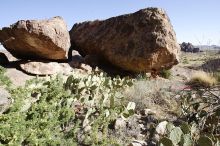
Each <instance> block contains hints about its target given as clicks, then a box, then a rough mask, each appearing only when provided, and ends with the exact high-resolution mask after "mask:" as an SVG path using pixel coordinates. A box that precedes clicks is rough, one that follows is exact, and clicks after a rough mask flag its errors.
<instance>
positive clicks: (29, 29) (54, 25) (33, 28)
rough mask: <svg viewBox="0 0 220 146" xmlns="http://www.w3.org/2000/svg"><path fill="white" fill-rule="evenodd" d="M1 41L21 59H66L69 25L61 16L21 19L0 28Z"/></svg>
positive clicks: (68, 43)
mask: <svg viewBox="0 0 220 146" xmlns="http://www.w3.org/2000/svg"><path fill="white" fill-rule="evenodd" d="M0 42H1V43H2V45H3V46H4V47H5V48H6V49H7V50H8V51H9V52H10V53H11V54H12V55H13V56H15V57H17V58H20V59H52V60H60V59H66V54H67V52H68V49H69V47H70V37H69V32H68V30H67V25H66V23H65V22H64V20H63V19H62V18H61V17H54V18H51V19H48V20H20V21H18V22H16V23H15V24H13V25H11V26H10V27H4V28H3V29H2V30H0Z"/></svg>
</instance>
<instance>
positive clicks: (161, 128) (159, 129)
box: [156, 121, 168, 135]
mask: <svg viewBox="0 0 220 146" xmlns="http://www.w3.org/2000/svg"><path fill="white" fill-rule="evenodd" d="M167 124H168V122H167V121H163V122H160V123H159V124H158V125H157V127H156V132H157V133H158V134H159V135H164V134H165V132H166V127H167Z"/></svg>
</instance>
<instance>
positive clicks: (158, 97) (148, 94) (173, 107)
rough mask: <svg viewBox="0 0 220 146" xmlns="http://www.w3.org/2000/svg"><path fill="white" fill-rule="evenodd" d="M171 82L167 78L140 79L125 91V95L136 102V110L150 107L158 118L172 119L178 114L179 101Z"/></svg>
mask: <svg viewBox="0 0 220 146" xmlns="http://www.w3.org/2000/svg"><path fill="white" fill-rule="evenodd" d="M169 84H170V83H169V82H168V81H165V80H149V81H138V82H136V83H135V85H134V86H133V87H132V88H130V89H129V90H127V91H126V92H125V97H127V100H128V101H133V102H135V103H136V111H142V110H144V109H150V110H152V111H153V112H154V113H155V117H156V118H157V119H167V118H169V119H170V118H172V117H173V116H174V115H176V114H178V113H177V112H178V110H177V109H178V103H177V101H176V99H175V98H174V95H173V94H174V93H173V92H171V91H169V87H170V86H171V85H169Z"/></svg>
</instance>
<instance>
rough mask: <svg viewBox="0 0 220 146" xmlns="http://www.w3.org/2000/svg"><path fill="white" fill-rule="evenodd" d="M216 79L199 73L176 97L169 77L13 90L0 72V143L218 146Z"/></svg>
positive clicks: (85, 79)
mask: <svg viewBox="0 0 220 146" xmlns="http://www.w3.org/2000/svg"><path fill="white" fill-rule="evenodd" d="M183 57H184V58H185V56H183ZM183 61H184V60H183ZM191 63H192V61H191ZM181 65H186V66H188V64H180V65H179V66H181ZM217 74H218V72H216V73H206V72H204V71H196V72H195V73H194V74H192V76H191V78H190V79H189V80H188V81H186V82H185V84H184V86H183V87H182V84H181V85H180V87H181V88H178V89H172V87H173V82H170V80H175V79H174V78H175V76H174V75H173V74H172V71H171V70H164V71H163V72H161V75H160V76H161V77H163V78H168V79H162V78H161V79H160V78H159V79H152V78H150V77H148V76H147V75H143V74H140V75H137V76H136V77H132V78H131V77H119V76H115V77H109V76H108V75H107V74H106V73H104V72H103V71H93V72H91V73H87V74H82V73H80V72H78V73H75V74H74V75H69V76H63V75H53V76H47V77H44V78H41V77H35V78H33V79H31V80H28V81H26V83H25V85H24V86H15V85H13V83H12V81H10V78H9V77H8V76H7V75H6V69H5V68H4V67H1V68H0V84H1V87H4V88H5V90H7V92H9V93H10V95H11V96H10V106H9V107H7V108H6V109H5V110H4V112H3V113H2V114H1V115H0V133H1V134H0V142H1V144H3V145H129V144H130V145H131V144H134V143H135V142H137V141H135V140H139V141H138V143H141V142H143V143H142V145H161V146H162V145H163V146H172V145H180V146H197V145H198V146H203V145H204V146H213V145H219V110H220V108H219V102H220V100H219V94H220V92H219V91H220V89H219V83H218V81H219V80H218V76H217ZM176 83H177V82H176ZM177 86H178V85H177V84H176V87H177ZM1 108H3V107H1Z"/></svg>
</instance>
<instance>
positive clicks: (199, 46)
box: [196, 45, 220, 50]
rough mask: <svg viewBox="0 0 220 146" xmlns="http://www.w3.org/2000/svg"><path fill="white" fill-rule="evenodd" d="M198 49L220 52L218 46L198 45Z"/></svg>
mask: <svg viewBox="0 0 220 146" xmlns="http://www.w3.org/2000/svg"><path fill="white" fill-rule="evenodd" d="M196 47H198V48H200V49H201V50H206V49H208V50H218V49H219V50H220V46H218V45H198V46H196Z"/></svg>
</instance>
